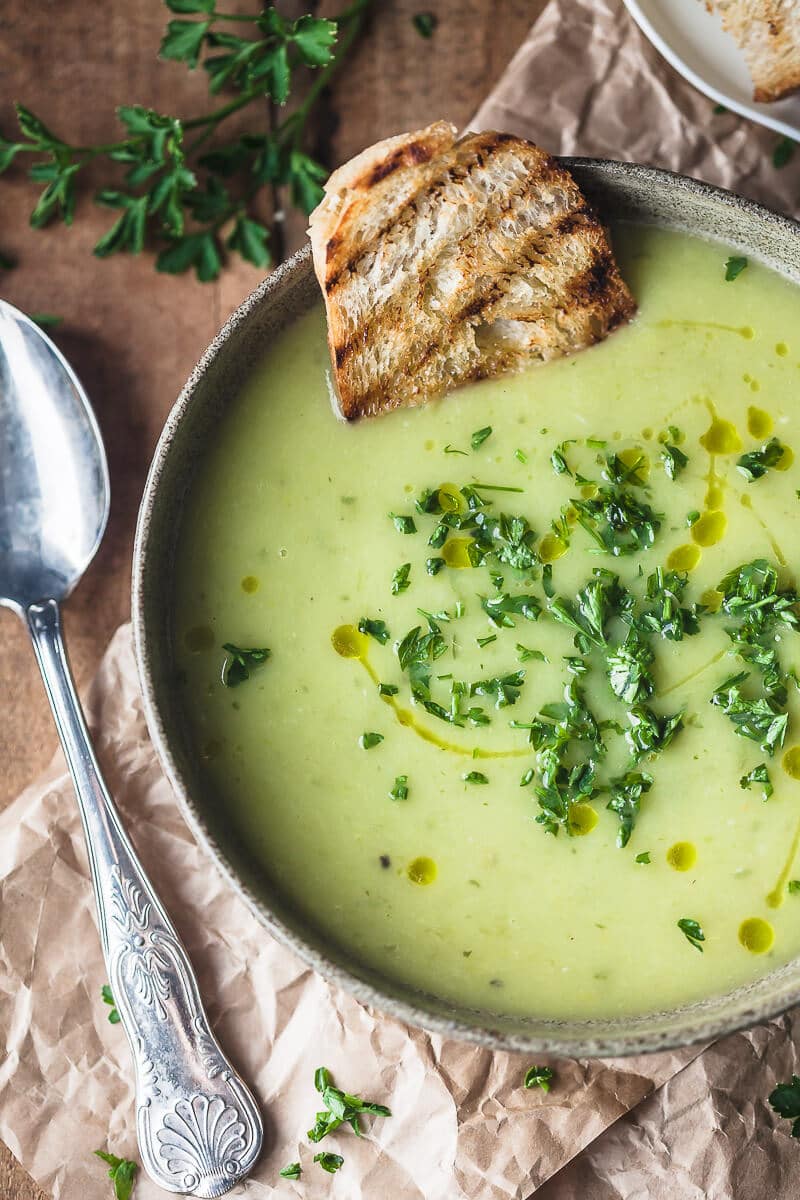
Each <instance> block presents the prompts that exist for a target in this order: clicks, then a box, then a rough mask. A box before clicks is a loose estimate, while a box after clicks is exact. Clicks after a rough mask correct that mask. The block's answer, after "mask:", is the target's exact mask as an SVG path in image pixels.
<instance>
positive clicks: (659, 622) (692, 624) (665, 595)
mask: <svg viewBox="0 0 800 1200" xmlns="http://www.w3.org/2000/svg"><path fill="white" fill-rule="evenodd" d="M688 582H689V579H688V576H687V575H681V574H679V573H678V572H677V571H665V570H664V568H663V567H656V569H655V571H654V572H653V573H652V575H648V577H647V582H646V585H645V600H647V601H650V603H649V604H648V605H647V606H646V607H642V608H640V611H639V615H638V616H637V617H636V618H635V624H636V627H637V628H638V629H639V630H640V631H641V632H643V633H656V634H658V635H659V637H662V638H667V639H668V640H669V641H671V642H680V641H682V640H683V638H684V636H687V637H691V636H692V635H693V634H695V633H699V632H700V620H699V618H700V615H701V613H702V611H703V610H702V609H698V606H697V605H696V604H692V605H691V606H690V607H689V608H686V607H684V606H683V605H682V604H681V601H682V599H683V593H684V592H685V590H686V585H687V584H688Z"/></svg>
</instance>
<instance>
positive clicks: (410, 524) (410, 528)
mask: <svg viewBox="0 0 800 1200" xmlns="http://www.w3.org/2000/svg"><path fill="white" fill-rule="evenodd" d="M389 517H390V518H391V520H392V521H393V523H394V527H395V529H396V530H397V532H398V533H406V534H408V533H416V532H417V527H416V525H415V524H414V518H413V517H405V516H402V515H398V514H397V513H389Z"/></svg>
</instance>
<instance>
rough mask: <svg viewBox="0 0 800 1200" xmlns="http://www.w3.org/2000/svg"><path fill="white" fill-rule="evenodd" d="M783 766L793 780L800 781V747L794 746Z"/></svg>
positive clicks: (783, 761) (782, 761) (786, 754)
mask: <svg viewBox="0 0 800 1200" xmlns="http://www.w3.org/2000/svg"><path fill="white" fill-rule="evenodd" d="M781 766H782V767H783V769H784V771H785V772H786V774H787V775H790V776H791V778H792V779H800V746H792V747H791V748H790V749H789V750H787V751H786V753H785V754H784V756H783V758H782V759H781Z"/></svg>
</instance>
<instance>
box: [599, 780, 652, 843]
mask: <svg viewBox="0 0 800 1200" xmlns="http://www.w3.org/2000/svg"><path fill="white" fill-rule="evenodd" d="M652 786H653V776H652V775H648V774H647V773H646V772H644V771H641V772H640V771H628V772H626V774H625V775H622V776H619V777H618V778H616V779H612V780H611V783H610V785H609V791H610V792H611V799H610V800H609V802H608V805H607V807H608V808H610V809H611V811H612V812H615V813H616V814H617V816H618V817H619V829H618V830H617V845H618V846H619V847H620V849H622V848H623V847H625V846H627V844H628V842H629V841H630V837H631V834H632V833H633V827H634V825H635V824H636V818H637V817H638V815H639V807H640V801H641V798H642V796H643V795H644V794H645V792H649V791H650V788H651V787H652ZM636 861H637V862H638V861H639V859H638V858H637V860H636ZM647 861H648V862H649V861H650V860H649V859H648V860H647Z"/></svg>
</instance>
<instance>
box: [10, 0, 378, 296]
mask: <svg viewBox="0 0 800 1200" xmlns="http://www.w3.org/2000/svg"><path fill="white" fill-rule="evenodd" d="M166 3H167V6H168V8H170V9H171V11H172V12H174V13H176V14H179V15H178V16H177V17H176V19H174V20H171V21H169V23H168V25H167V30H166V33H165V35H164V38H163V40H162V42H161V48H160V54H161V57H162V58H164V59H171V60H173V61H177V62H182V63H184V64H185V65H186V66H187V67H188V68H189V69H190V70H194V69H195V68H196V67H197V66H198V65H199V64H202V68H203V70H204V71H205V72H206V75H207V77H208V86H209V91H210V92H211V94H212V95H214V96H216V95H218V94H219V93H221V92H222V91H223V90H225V91H226V92H228V93H231V98H230V99H229V100H227V101H226V102H225V103H224V104H221V105H220V106H219V107H217V108H214V109H213V110H212V111H211V112H208V113H203V114H201V115H197V116H193V117H189V118H181V117H178V116H172V115H166V114H162V113H157V112H154V111H153V110H151V109H148V108H145V107H144V106H142V105H123V106H121V107H120V108H118V109H117V117H118V119H119V121H120V124H121V125H122V130H123V133H122V136H121V137H119V138H118V139H117V140H115V141H111V142H106V143H102V144H97V145H88V146H84V145H77V144H74V143H71V142H68V141H66V140H65V139H64V138H62V137H61V136H60V135H58V134H56V133H54V132H53V131H52V130H51V129H50V128H49V127H48V126H47V125H46V124H45V123H44V122H43V121H42V120H41V119H40V118H39V117H38V116H36V114H35V113H33V112H31V110H30V109H29V108H26V107H25V106H24V105H22V104H17V106H16V111H17V123H18V126H19V136H18V137H16V138H15V139H8V138H5V137H2V136H0V173H2V172H3V171H5V170H7V169H8V168H10V167H11V166H12V164H13V163H15V162H17V161H21V159H22V158H23V157H24V156H26V155H31V156H33V158H34V160H35V161H34V163H33V165H32V166H31V167H30V169H29V172H28V174H29V176H30V178H31V179H32V180H34V182H36V183H40V184H43V185H44V187H43V190H42V191H41V193H40V195H39V198H38V200H37V202H36V204H35V206H34V208H33V211H32V213H31V218H30V221H31V224H32V225H33V226H34V228H37V229H40V228H42V227H44V226H45V225H48V224H49V223H50V222H52V221H55V220H62V221H63V222H64V223H65V224H66V225H71V224H72V221H73V220H74V217H75V214H76V210H77V203H78V178H79V176H80V175H81V173H82V172H84V171H85V169H86V168H87V167H88V166H89V165H90V164H93V163H102V164H103V165H104V166H105V167H106V168H109V167H110V168H112V169H113V171H114V179H113V182H112V181H111V180H110V179H109V180H108V182H106V183H104V184H103V185H102V186H101V187H99V188H98V189H97V190H96V191H95V192H94V200H95V202H96V203H97V204H99V205H101V206H103V207H106V208H110V209H112V210H114V211H116V213H117V214H118V215H117V217H116V220H115V221H114V222H113V224H112V225H111V226H110V227H109V229H108V230H107V232H106V233H105V234H104V235H103V236H102V237H101V238H100V240H99V242H98V243H97V244H96V246H95V248H94V253H95V254H96V255H97V256H98V257H100V258H106V257H108V256H109V255H112V254H119V253H131V254H140V253H141V252H142V250H143V249H144V248H145V245H146V244H148V243H149V244H152V245H153V246H154V247H155V248H156V249H157V250H158V255H157V258H156V264H155V265H156V269H157V270H159V271H165V272H168V273H170V274H177V273H181V272H183V271H187V270H189V269H191V268H193V269H194V271H195V274H196V275H197V278H198V279H199V280H201V281H203V282H206V281H208V280H211V279H215V278H216V277H217V276H218V275H219V272H220V270H221V268H222V264H223V260H224V257H225V256H226V254H229V253H236V254H239V255H240V256H241V257H242V258H244V259H246V260H247V261H248V262H251V263H253V264H254V265H255V266H257V267H262V268H263V267H266V266H267V265H268V264H269V262H270V260H271V253H270V249H269V246H268V241H269V238H270V230H269V229H268V228H267V227H266V226H265V225H264V224H263V222H262V221H261V220H260V218H259V216H258V215H257V211H256V198H257V196H258V194H259V193H260V192H261V191H262V190H263V189H264V188H265V187H269V188H273V189H274V188H277V187H282V186H286V187H288V189H289V194H290V197H291V201H292V203H293V204H294V205H295V206H296V207H298V208H300V209H302V210H303V211H304V212H310V211H311V209H312V208H313V207H314V206H315V204H317V202H318V201H319V199H320V197H321V195H322V187H321V185H322V183H323V181H324V179H325V178H326V176H327V171H326V169H325V167H323V166H322V165H321V164H320V163H319V162H317V161H316V160H315V159H313V158H312V157H310V156H309V154H308V153H307V152H306V150H305V149H304V146H305V143H306V141H307V135H308V124H309V117H310V114H311V112H312V110H313V108H314V106H315V105H316V103H317V101H318V100H319V98H320V95H321V93H322V90H323V89H324V87H325V86H326V84H327V83H328V81H329V80H330V78H331V75H332V73H333V72H334V71H335V70H336V69H337V68H338V66H339V65H340V63H341V62H342V60H343V58H344V57H345V55H346V54H347V52H348V50H349V48H350V46H351V45H352V43H353V41H354V39H355V38H356V36H357V35H358V33H359V30H360V29H361V27H362V25H363V22H364V20H365V18H366V15H367V12H368V10H369V8H370V5H371V3H372V0H354V2H353V3H352V4H351V5H350V7H349V8H347V9H346V10H345V11H344V12H343V13H342V14H341V16H340V17H339V18H338V20H337V21H329V20H326V19H324V18H318V17H314V16H302V17H300V18H299V19H298V20H296V21H289V20H287V19H286V18H284V17H283V16H281V14H280V13H279V12H278V10H277V9H276V8H274V7H270V8H267V9H266V10H264V11H262V12H258V13H253V14H247V13H241V14H235V13H226V12H224V11H220V10H218V9H217V7H216V0H166ZM234 22H235V23H237V25H236V28H237V32H235V33H234V32H232V31H231V30H230V26H231V24H232V23H234ZM242 25H244V26H246V30H247V32H246V34H245V35H243V33H242ZM334 47H335V48H334ZM304 69H310V70H313V71H316V76H315V79H314V82H313V83H312V85H311V87H310V88H309V90H308V91H307V93H306V96H305V98H304V99H303V101H302V103H301V104H300V105H299V106H298V107H297V108H296V109H295V110H294V111H293V112H292V113H290V114H289V115H288V116H286V117H285V118H284V119H283V120H282V121H280V122H279V123H278V124H277V125H276V127H275V128H274V129H272V130H268V129H262V128H260V127H256V128H255V129H254V130H253V131H252V132H246V133H240V134H237V135H236V136H235V137H228V138H227V139H226V138H224V137H218V132H219V130H220V129H221V127H222V126H223V123H224V122H225V121H226V120H227V118H228V117H230V116H231V115H232V114H234V113H236V112H240V111H241V110H243V109H245V108H248V107H249V106H250V105H252V104H254V103H255V104H257V105H258V106H259V109H260V110H262V109H263V102H264V100H265V99H268V100H271V101H273V102H274V103H275V104H276V105H278V106H282V105H284V104H285V103H286V100H287V99H288V97H289V94H290V91H291V90H292V85H293V83H294V82H295V77H296V75H297V73H298V72H301V71H302V70H304ZM189 134H195V135H196V136H193V137H187V135H189ZM120 174H121V178H120Z"/></svg>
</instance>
